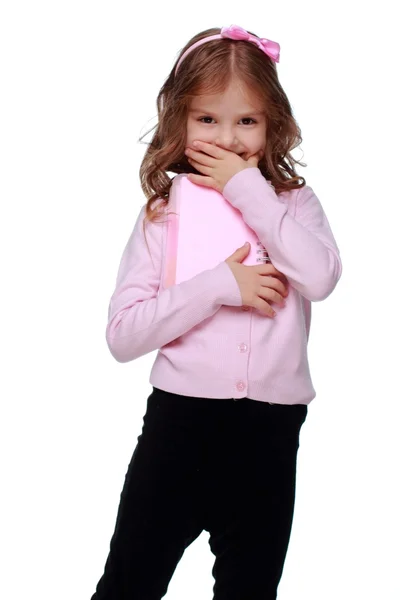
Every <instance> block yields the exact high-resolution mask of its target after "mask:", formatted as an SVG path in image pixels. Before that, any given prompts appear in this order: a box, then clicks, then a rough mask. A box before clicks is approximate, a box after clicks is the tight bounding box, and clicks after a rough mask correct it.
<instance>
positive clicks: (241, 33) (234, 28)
mask: <svg viewBox="0 0 400 600" xmlns="http://www.w3.org/2000/svg"><path fill="white" fill-rule="evenodd" d="M222 38H229V39H231V40H244V41H246V42H251V43H252V44H255V45H256V46H258V48H259V49H260V50H262V51H263V52H264V54H267V55H268V56H269V57H270V58H272V60H273V61H274V62H279V50H280V46H279V44H278V43H277V42H272V41H271V40H266V39H265V38H259V37H257V36H255V35H252V34H251V33H249V32H248V31H246V30H245V29H242V27H239V26H238V25H231V26H230V27H222V29H221V32H220V33H217V34H216V35H209V36H207V37H205V38H202V39H201V40H199V41H198V42H195V43H194V44H192V45H191V46H189V48H188V49H187V50H186V52H184V53H183V54H182V56H181V57H180V59H179V61H178V64H177V65H176V69H175V75H176V73H177V71H178V68H179V65H180V64H181V62H182V61H183V59H184V58H185V57H186V56H187V55H188V54H189V52H191V51H192V50H194V48H197V46H201V44H204V43H205V42H208V41H210V40H219V39H222Z"/></svg>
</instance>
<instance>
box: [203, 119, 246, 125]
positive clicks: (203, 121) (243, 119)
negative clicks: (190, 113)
mask: <svg viewBox="0 0 400 600" xmlns="http://www.w3.org/2000/svg"><path fill="white" fill-rule="evenodd" d="M203 119H211V120H213V118H212V117H200V119H199V121H202V122H204V121H203ZM241 121H252V122H253V123H257V121H255V120H254V119H252V118H251V117H244V118H243V119H241ZM205 124H206V125H209V123H205ZM249 125H251V123H249Z"/></svg>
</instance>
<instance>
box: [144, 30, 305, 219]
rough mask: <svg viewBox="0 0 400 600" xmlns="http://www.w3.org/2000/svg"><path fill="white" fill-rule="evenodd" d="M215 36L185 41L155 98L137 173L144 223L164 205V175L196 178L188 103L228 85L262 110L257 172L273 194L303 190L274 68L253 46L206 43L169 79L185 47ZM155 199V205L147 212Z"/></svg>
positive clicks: (296, 141)
mask: <svg viewBox="0 0 400 600" xmlns="http://www.w3.org/2000/svg"><path fill="white" fill-rule="evenodd" d="M219 32H220V28H211V29H207V30H205V31H202V32H201V33H198V34H197V35H195V36H194V37H192V39H191V40H189V41H188V43H187V44H186V46H185V47H184V48H183V49H182V51H181V53H180V55H179V56H178V58H177V60H176V62H175V64H174V66H173V68H172V69H171V72H170V74H169V75H168V77H167V79H166V80H165V83H164V85H163V86H162V88H161V89H160V91H159V94H158V96H157V112H158V124H157V125H156V126H155V131H154V134H153V137H152V140H151V141H150V143H149V144H148V148H147V150H146V153H145V155H144V157H143V160H142V164H141V166H140V170H139V175H140V183H141V187H142V190H143V192H144V194H145V196H146V198H147V204H146V216H145V220H148V221H153V220H154V219H155V218H156V217H157V215H158V213H159V212H160V211H162V210H163V209H164V207H165V206H167V204H168V199H169V189H170V187H171V185H172V179H170V177H169V176H168V175H167V171H170V172H173V173H177V174H178V173H196V170H195V169H194V168H193V167H192V166H191V165H190V163H189V162H188V161H187V158H186V155H185V154H184V150H185V141H186V124H187V116H188V108H189V105H190V102H191V100H192V98H194V97H195V96H197V95H202V94H214V93H221V92H223V91H224V90H225V89H226V87H228V85H229V83H230V82H231V81H232V80H235V81H237V82H240V83H242V84H243V85H244V86H245V87H246V88H248V89H250V90H251V91H252V93H253V94H254V95H255V96H256V97H257V98H258V100H259V101H260V102H261V103H262V106H263V107H264V109H265V111H266V115H267V132H266V140H267V141H266V147H265V149H264V151H265V152H264V155H263V157H262V159H261V161H260V162H259V165H258V167H259V169H260V171H261V173H262V174H263V175H264V177H265V178H266V179H268V180H270V181H271V183H272V185H273V186H274V188H275V192H276V193H277V194H279V193H281V192H283V191H288V190H292V189H296V188H301V187H303V186H305V185H306V181H305V179H304V177H300V176H298V175H297V174H296V171H295V164H299V165H301V166H307V165H306V164H305V163H301V162H299V161H297V160H295V159H294V158H293V157H292V156H291V154H290V152H291V150H293V149H294V148H296V147H297V146H299V145H300V144H301V142H302V141H303V140H302V137H301V131H300V128H299V126H298V124H297V122H296V120H295V118H294V117H293V114H292V109H291V106H290V103H289V100H288V98H287V96H286V94H285V92H284V91H283V89H282V86H281V85H280V83H279V80H278V74H277V69H276V63H275V62H274V61H273V60H271V59H269V58H268V57H267V56H266V55H265V54H264V53H263V52H261V51H260V50H259V49H258V48H257V46H255V45H254V44H251V43H249V42H246V41H243V40H231V39H229V38H224V39H217V40H211V41H209V42H207V43H205V44H202V45H201V46H199V47H198V48H195V49H194V50H192V52H190V53H189V54H188V55H187V57H186V58H185V59H184V60H183V62H182V64H181V65H180V67H179V69H178V72H177V74H176V75H175V68H176V65H177V63H178V61H179V58H180V56H182V54H183V53H184V52H185V51H186V50H187V48H189V46H191V45H192V44H193V43H195V42H197V41H198V40H200V39H202V38H203V37H206V36H209V35H213V34H217V33H219ZM249 33H252V32H249ZM253 35H255V34H253ZM153 129H154V127H153ZM150 131H151V130H150ZM147 133H149V132H147ZM147 133H146V134H145V135H147ZM143 137H144V136H142V137H141V138H140V141H141V140H142V139H143ZM157 199H160V202H158V203H157V206H154V207H152V203H153V201H155V200H157ZM143 228H144V223H143Z"/></svg>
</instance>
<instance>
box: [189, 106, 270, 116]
mask: <svg viewBox="0 0 400 600" xmlns="http://www.w3.org/2000/svg"><path fill="white" fill-rule="evenodd" d="M189 112H190V113H202V114H205V115H210V116H212V117H215V113H213V112H212V111H210V110H205V109H203V108H191V109H190V110H189ZM248 115H254V116H256V115H257V116H259V115H265V111H264V110H249V111H248V112H245V113H242V114H240V115H236V116H237V117H240V118H243V117H247V116H248Z"/></svg>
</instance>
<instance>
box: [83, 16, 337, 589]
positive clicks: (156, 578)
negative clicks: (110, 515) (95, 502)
mask: <svg viewBox="0 0 400 600" xmlns="http://www.w3.org/2000/svg"><path fill="white" fill-rule="evenodd" d="M278 61H279V45H278V44H277V43H276V42H272V41H269V40H266V39H260V38H258V37H256V36H255V35H254V34H252V33H249V32H247V31H245V30H244V29H242V28H241V27H238V26H235V25H232V26H231V27H224V28H222V29H209V30H207V31H203V32H201V33H199V34H198V35H196V36H195V37H194V38H193V39H192V40H190V42H189V43H188V44H187V45H186V47H185V48H184V49H183V51H182V54H181V56H180V59H179V60H178V62H177V63H176V65H175V66H174V68H173V70H172V71H171V73H170V75H169V76H168V78H167V80H166V81H165V83H164V85H163V87H162V89H161V90H160V93H159V96H158V99H157V107H158V115H159V123H158V126H157V129H156V131H155V133H154V136H153V139H152V142H151V144H150V145H149V147H148V149H147V152H146V154H145V156H144V159H143V163H142V165H141V168H140V177H141V184H142V188H143V191H144V194H145V196H146V198H147V203H146V204H145V205H143V206H142V208H141V211H140V214H139V216H138V218H137V221H136V224H135V226H134V228H133V231H132V234H131V236H130V238H129V240H128V242H127V245H126V247H125V250H124V253H123V256H122V259H121V263H120V266H119V271H118V276H117V282H116V289H115V291H114V293H113V295H112V298H111V301H110V306H109V313H108V325H107V331H106V339H107V344H108V347H109V349H110V351H111V354H112V355H113V357H114V358H115V359H116V360H117V361H119V362H129V361H133V360H134V359H136V358H138V357H139V356H143V355H144V354H147V353H149V352H152V351H153V350H156V349H158V354H157V357H156V360H155V363H154V365H153V368H152V371H151V375H150V383H151V385H152V388H153V390H152V392H151V394H150V396H149V397H148V399H147V408H146V413H145V415H144V418H143V429H142V433H141V435H140V436H139V437H138V443H137V445H136V448H135V451H134V453H133V456H132V458H131V461H130V464H129V466H128V470H127V473H126V476H125V483H124V487H123V490H122V493H121V501H120V506H119V509H118V515H117V520H116V526H115V531H114V534H113V536H112V539H111V543H110V552H109V555H108V558H107V561H106V564H105V569H104V574H103V575H102V577H101V578H100V580H99V582H98V584H97V588H96V592H95V594H94V595H93V596H92V600H128V599H129V600H159V599H160V598H162V597H163V596H165V594H166V593H167V588H168V585H169V582H170V580H171V578H172V575H173V573H174V571H175V569H176V567H177V564H178V562H179V561H180V559H181V557H182V555H183V553H184V551H185V549H186V548H187V547H188V546H189V545H190V544H191V543H192V542H193V541H194V540H196V538H198V536H199V535H200V534H201V533H202V532H203V531H204V530H205V531H207V532H209V534H210V537H209V544H210V548H211V551H212V553H213V554H214V555H215V563H214V567H213V570H212V575H213V577H214V579H215V583H214V587H213V591H214V596H213V598H214V600H261V599H262V600H272V599H275V598H276V597H277V588H278V584H279V581H280V579H281V575H282V571H283V566H284V561H285V557H286V553H287V548H288V544H289V537H290V533H291V527H292V519H293V512H294V501H295V481H296V460H297V451H298V448H299V434H300V429H301V426H302V424H303V423H304V421H305V419H306V416H307V410H308V404H309V403H310V402H311V401H312V400H313V398H314V397H315V395H316V393H315V390H314V388H313V385H312V381H311V377H310V372H309V366H308V359H307V342H308V336H309V331H310V318H311V302H312V301H314V302H315V301H321V300H324V299H325V298H327V297H328V296H329V294H331V292H332V291H333V289H334V288H335V286H336V284H337V282H338V280H339V278H340V276H341V272H342V265H341V260H340V255H339V250H338V247H337V245H336V242H335V239H334V237H333V234H332V231H331V228H330V226H329V223H328V220H327V217H326V215H325V213H324V211H323V208H322V206H321V203H320V201H319V200H318V198H317V196H316V195H315V193H314V192H313V190H312V188H311V187H309V186H307V185H306V184H305V180H304V179H303V178H302V177H299V176H297V175H296V171H295V165H294V163H298V164H302V163H299V162H298V161H296V160H294V159H293V157H292V156H291V155H290V151H291V150H292V149H293V148H295V147H296V146H297V145H299V143H300V142H301V141H302V138H301V135H300V129H299V128H298V126H297V124H296V121H295V119H294V117H293V115H292V111H291V107H290V104H289V101H288V99H287V96H286V95H285V92H284V91H283V89H282V87H281V85H280V83H279V81H278V75H277V68H276V63H277V62H278ZM168 171H170V172H173V173H185V174H187V175H186V176H187V177H188V178H189V179H190V180H191V181H192V182H193V183H196V184H198V185H200V186H206V187H211V188H213V189H215V190H217V191H219V192H220V193H222V194H223V196H224V197H225V199H226V200H227V201H228V202H230V203H231V204H232V206H233V207H235V208H236V209H238V210H239V211H240V212H241V214H242V217H243V219H244V221H245V222H246V223H247V225H248V226H249V227H250V228H251V229H253V230H254V232H255V233H256V234H257V236H258V238H259V240H260V241H261V243H262V244H263V246H264V247H265V248H266V250H267V252H268V254H269V258H270V261H271V262H269V263H267V264H259V265H255V266H247V265H244V264H241V263H242V261H243V259H244V258H245V257H246V256H247V254H248V252H249V248H248V247H246V246H243V247H241V248H238V249H237V250H236V251H235V252H234V253H233V254H232V255H231V256H228V257H227V258H226V260H224V261H223V262H221V263H220V264H218V265H217V266H216V267H215V268H213V269H209V270H206V271H202V272H200V273H199V274H198V275H196V276H195V277H193V278H191V279H189V280H187V281H184V282H181V283H179V284H176V285H173V286H171V287H168V288H166V289H164V288H163V286H162V281H163V272H164V271H163V270H164V267H165V262H164V259H165V231H166V229H165V228H166V219H165V218H161V219H160V217H162V215H165V214H167V212H166V210H165V209H167V207H168V197H169V196H168V192H169V189H170V187H171V184H172V180H171V179H170V178H169V177H168V175H167V172H168ZM221 227H223V223H221ZM271 304H275V307H274V308H273V307H272V306H271Z"/></svg>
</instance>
